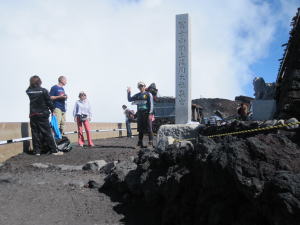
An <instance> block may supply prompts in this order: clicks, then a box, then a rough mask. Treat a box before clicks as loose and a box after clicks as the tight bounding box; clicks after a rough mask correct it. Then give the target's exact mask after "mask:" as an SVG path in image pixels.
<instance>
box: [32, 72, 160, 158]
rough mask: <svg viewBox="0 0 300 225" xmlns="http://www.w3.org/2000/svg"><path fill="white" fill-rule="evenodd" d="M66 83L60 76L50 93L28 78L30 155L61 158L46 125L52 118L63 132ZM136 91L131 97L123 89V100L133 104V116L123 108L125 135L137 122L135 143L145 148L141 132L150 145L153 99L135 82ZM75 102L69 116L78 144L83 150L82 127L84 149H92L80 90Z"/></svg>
mask: <svg viewBox="0 0 300 225" xmlns="http://www.w3.org/2000/svg"><path fill="white" fill-rule="evenodd" d="M66 84H67V78H66V77H65V76H60V77H59V78H58V84H57V85H54V86H53V87H51V89H50V92H48V90H47V89H45V88H43V87H42V80H41V78H40V77H39V76H37V75H35V76H32V77H31V78H30V80H29V87H28V89H27V90H26V93H27V95H28V97H29V100H30V113H29V118H30V127H31V133H32V144H33V153H34V154H35V155H40V154H41V153H46V152H47V153H51V154H53V155H62V154H63V152H59V151H58V150H57V147H56V142H55V139H54V136H53V133H52V129H51V126H50V124H49V117H50V114H51V115H52V116H55V117H56V120H57V123H58V127H59V131H60V133H61V134H63V132H64V127H65V121H66V100H67V99H68V96H67V94H66V93H65V90H64V86H65V85H66ZM137 87H138V89H139V92H138V93H137V94H135V95H133V96H131V88H128V89H127V98H128V101H129V102H133V104H135V105H137V113H136V114H135V113H134V111H133V110H130V109H128V108H127V106H126V105H123V106H122V108H123V110H124V114H125V116H126V128H127V136H128V137H132V131H131V126H130V123H131V122H135V121H137V125H138V133H139V135H138V143H137V146H139V147H145V145H144V144H143V137H144V134H145V133H148V135H149V142H148V143H149V146H153V131H152V121H153V120H154V115H153V96H152V94H151V93H150V92H148V91H146V85H145V83H143V82H139V83H138V85H137ZM78 97H79V100H78V101H76V103H75V106H74V110H73V116H74V122H76V123H77V127H78V145H79V146H81V147H83V145H84V141H85V140H84V136H83V127H84V128H85V131H86V135H87V141H88V146H90V147H92V146H94V143H93V141H92V138H91V133H90V123H89V121H90V120H91V118H92V111H91V106H90V103H89V102H88V100H87V95H86V93H84V92H83V91H82V92H80V93H79V96H78Z"/></svg>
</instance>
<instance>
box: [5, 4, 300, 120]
mask: <svg viewBox="0 0 300 225" xmlns="http://www.w3.org/2000/svg"><path fill="white" fill-rule="evenodd" d="M299 6H300V0H139V1H134V0H101V1H100V0H89V1H84V0H26V1H25V0H11V1H6V0H0V21H1V22H0V49H1V51H0V76H1V79H2V80H5V81H6V82H7V83H8V84H10V85H3V87H2V88H1V89H0V95H1V96H6V97H4V98H3V99H2V107H3V108H8V109H10V113H9V114H7V112H6V111H5V110H1V111H0V118H1V121H27V120H28V108H29V107H28V104H29V101H28V97H27V96H26V95H25V89H26V88H27V86H28V80H29V78H30V76H31V75H34V74H38V75H39V76H40V77H41V78H42V81H43V86H44V87H45V88H47V89H50V88H51V86H52V85H54V84H56V83H57V77H58V76H60V75H65V76H66V77H67V78H68V85H67V86H66V87H65V89H66V92H67V94H68V95H69V98H68V102H67V105H68V111H67V120H68V121H73V118H72V110H73V107H74V104H75V101H76V100H77V98H78V93H79V92H80V91H85V92H86V93H87V95H88V99H89V100H90V102H91V105H92V108H93V114H94V117H93V121H99V122H120V121H122V120H123V119H124V118H123V114H122V109H121V106H122V105H123V104H128V102H127V99H126V88H127V87H128V86H130V87H132V89H133V92H136V91H137V89H136V84H137V82H138V81H144V82H145V83H146V84H150V83H152V82H155V83H156V84H157V87H158V89H159V93H160V95H161V96H174V95H175V15H176V14H181V13H189V15H190V18H191V35H192V36H191V60H192V63H191V71H192V98H194V99H195V98H199V97H206V98H216V97H218V98H227V99H234V97H235V96H237V95H249V96H252V95H253V87H252V80H253V78H254V77H255V76H262V77H264V78H265V80H266V81H267V82H272V81H275V80H276V76H277V70H278V67H279V62H278V59H280V58H281V57H282V54H283V48H282V47H281V45H282V44H283V43H285V42H286V41H287V39H288V32H289V30H290V27H289V24H290V21H291V18H292V17H293V16H294V15H295V13H296V10H297V7H299ZM130 108H132V109H135V108H134V106H130Z"/></svg>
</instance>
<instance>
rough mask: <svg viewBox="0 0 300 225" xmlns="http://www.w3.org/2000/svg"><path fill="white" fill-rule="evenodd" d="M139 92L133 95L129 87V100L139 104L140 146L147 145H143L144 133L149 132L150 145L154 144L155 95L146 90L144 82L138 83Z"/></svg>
mask: <svg viewBox="0 0 300 225" xmlns="http://www.w3.org/2000/svg"><path fill="white" fill-rule="evenodd" d="M137 87H138V89H139V90H140V92H139V93H137V94H135V95H134V96H132V97H131V88H130V87H129V88H127V98H128V101H129V102H134V104H136V105H137V124H138V132H139V141H138V146H139V147H145V146H144V145H143V137H144V133H146V132H148V134H149V145H150V146H153V131H152V121H153V97H152V94H151V93H149V92H146V90H145V89H146V85H145V83H143V82H139V83H138V84H137Z"/></svg>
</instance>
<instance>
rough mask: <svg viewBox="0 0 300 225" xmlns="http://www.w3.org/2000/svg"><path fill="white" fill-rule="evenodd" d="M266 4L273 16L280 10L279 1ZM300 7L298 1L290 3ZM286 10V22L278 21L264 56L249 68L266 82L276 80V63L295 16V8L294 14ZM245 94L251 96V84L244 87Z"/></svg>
mask: <svg viewBox="0 0 300 225" xmlns="http://www.w3.org/2000/svg"><path fill="white" fill-rule="evenodd" d="M265 2H268V3H269V4H270V6H271V9H272V11H273V13H274V14H276V13H278V12H280V11H281V10H282V4H280V1H276V0H271V1H265ZM297 2H298V7H300V1H291V2H290V4H294V5H295V6H297ZM290 7H291V6H289V8H288V9H287V11H288V15H287V16H286V17H285V18H286V21H279V22H278V23H277V26H276V30H275V32H274V35H273V40H272V41H271V42H270V43H269V46H268V48H267V51H266V53H265V55H264V56H263V57H262V58H261V59H260V60H257V61H256V62H255V63H253V64H252V65H251V66H250V68H251V70H252V72H253V74H254V75H257V76H261V77H263V78H264V79H265V81H266V82H275V81H276V78H277V73H278V69H279V66H280V62H279V61H278V60H279V59H281V58H282V57H283V53H284V47H282V45H283V44H285V43H287V42H288V39H289V31H290V28H291V27H290V26H289V24H290V22H291V19H292V17H293V16H294V15H295V14H296V11H297V8H294V14H293V13H292V11H293V9H291V8H290ZM246 93H247V94H248V95H249V96H251V95H252V94H253V88H252V87H251V84H248V85H247V87H246Z"/></svg>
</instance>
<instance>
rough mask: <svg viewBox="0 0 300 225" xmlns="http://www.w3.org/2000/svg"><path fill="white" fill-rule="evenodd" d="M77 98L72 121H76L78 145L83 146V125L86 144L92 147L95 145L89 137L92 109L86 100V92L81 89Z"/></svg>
mask: <svg viewBox="0 0 300 225" xmlns="http://www.w3.org/2000/svg"><path fill="white" fill-rule="evenodd" d="M78 97H79V100H78V101H76V103H75V106H74V110H73V116H74V121H75V123H77V127H78V145H79V146H80V147H83V145H84V136H83V126H84V128H85V132H86V136H87V141H88V146H89V147H92V146H95V145H94V143H93V141H92V137H91V127H90V122H89V121H91V118H92V111H91V105H90V103H89V101H88V100H87V97H86V94H85V93H84V92H83V91H81V92H80V93H79V96H78Z"/></svg>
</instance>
